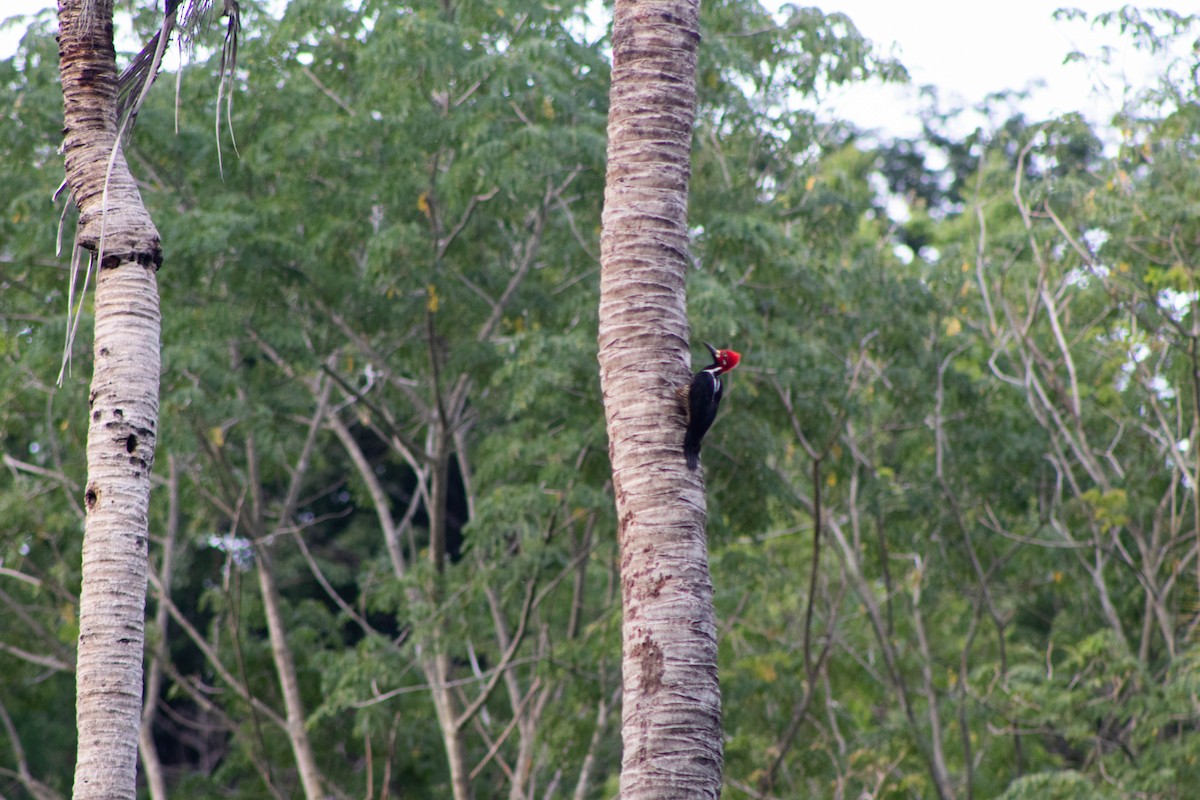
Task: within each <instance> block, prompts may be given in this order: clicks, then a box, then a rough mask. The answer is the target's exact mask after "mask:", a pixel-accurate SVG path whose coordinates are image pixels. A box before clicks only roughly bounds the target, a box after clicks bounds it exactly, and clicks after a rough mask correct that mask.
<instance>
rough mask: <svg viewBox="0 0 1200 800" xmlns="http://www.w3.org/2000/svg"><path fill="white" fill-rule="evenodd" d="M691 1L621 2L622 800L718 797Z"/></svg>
mask: <svg viewBox="0 0 1200 800" xmlns="http://www.w3.org/2000/svg"><path fill="white" fill-rule="evenodd" d="M698 13H699V8H698V5H697V3H696V2H695V0H665V1H655V2H647V1H645V0H618V2H617V6H616V17H615V19H614V24H613V71H612V89H611V98H610V108H609V119H608V175H607V183H606V188H605V195H604V220H603V222H604V232H603V234H602V237H601V253H600V260H601V279H600V337H599V346H600V381H601V388H602V391H603V394H604V408H605V416H606V419H607V422H608V436H609V456H610V458H611V460H612V469H613V486H614V489H615V494H616V502H617V517H618V520H619V523H618V524H619V528H618V537H619V540H620V547H621V585H622V600H623V608H624V624H623V636H624V653H623V664H622V669H623V684H624V699H623V719H622V738H623V741H624V755H623V760H622V765H621V796H622V797H623V798H641V797H645V798H649V797H654V798H664V797H687V798H707V797H717V795H718V794H719V793H720V790H721V767H722V751H721V697H720V689H719V687H718V685H717V666H716V657H717V641H716V626H715V622H714V615H713V605H712V580H711V578H710V576H709V571H708V551H707V546H706V541H705V519H706V510H705V496H704V486H703V484H702V482H701V479H700V477H699V476H700V473H698V472H692V471H690V470H688V469H687V467H686V466H685V462H684V458H683V449H682V442H683V419H682V415H681V413H680V409H679V405H678V400H677V399H676V396H675V387H676V386H680V385H683V384H684V383H686V381H687V380H688V359H687V354H688V323H687V309H686V297H685V286H684V276H685V271H686V269H687V253H688V228H687V192H688V179H689V176H690V172H691V164H690V156H691V134H692V123H693V121H694V118H695V104H696V89H695V85H696V51H697V47H698V45H699V39H700V35H699V23H698Z"/></svg>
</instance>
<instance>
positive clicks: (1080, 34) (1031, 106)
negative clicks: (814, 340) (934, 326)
mask: <svg viewBox="0 0 1200 800" xmlns="http://www.w3.org/2000/svg"><path fill="white" fill-rule="evenodd" d="M701 1H702V2H703V0H701ZM797 1H798V2H805V1H806V0H797ZM767 2H768V3H771V2H773V0H767ZM774 2H780V4H782V2H781V0H774ZM1123 2H1125V0H1061V1H1060V0H992V1H991V2H988V1H986V0H985V1H984V2H971V0H905V2H897V0H825V2H821V0H815V4H817V5H819V6H820V7H822V8H823V9H825V10H826V11H827V12H832V11H841V12H843V13H845V14H846V15H847V16H849V17H850V18H851V19H852V20H853V21H854V23H855V24H856V25H857V26H858V28H859V30H860V31H861V32H862V33H863V35H864V36H866V37H867V38H868V39H870V40H871V41H872V42H874V43H875V44H876V46H877V47H878V48H880V50H881V51H882V52H884V53H892V54H894V55H896V56H898V57H899V58H900V60H901V61H902V62H903V63H904V64H905V65H906V66H907V67H908V70H909V73H910V75H911V76H912V85H911V86H908V87H896V86H889V87H879V86H864V87H859V88H855V89H852V90H847V91H840V92H837V93H835V94H833V95H831V96H829V97H824V98H821V100H820V104H821V108H822V110H823V111H824V112H825V116H826V117H827V118H847V119H850V120H851V121H852V122H854V123H856V124H858V125H859V126H861V127H867V128H879V129H881V130H882V131H883V132H885V133H890V134H895V135H902V136H911V135H915V134H916V133H917V132H918V131H919V126H918V125H917V123H916V114H915V110H916V109H917V108H919V107H920V101H919V99H918V89H919V87H921V86H923V85H926V84H933V85H935V86H937V87H938V88H939V90H940V93H941V97H942V98H943V106H946V105H950V104H954V103H959V104H962V105H965V106H971V105H974V104H976V103H979V102H980V101H982V100H983V98H984V97H985V96H986V95H987V94H989V93H992V92H997V91H1000V90H1004V89H1024V88H1027V87H1029V86H1031V85H1032V84H1033V83H1034V82H1038V81H1040V82H1043V83H1044V84H1045V86H1044V88H1040V89H1035V90H1034V91H1033V96H1032V97H1031V98H1030V99H1029V100H1026V101H1023V102H1022V104H1021V108H1022V109H1023V110H1025V111H1026V115H1027V116H1029V117H1031V118H1040V117H1047V116H1050V115H1052V114H1058V113H1063V112H1067V111H1083V112H1084V113H1085V114H1086V115H1087V116H1088V118H1089V119H1091V120H1092V121H1093V122H1106V121H1107V120H1108V119H1109V118H1110V117H1111V115H1112V113H1113V112H1114V111H1115V110H1117V109H1119V108H1120V106H1121V102H1122V96H1121V92H1122V89H1123V86H1124V85H1125V82H1126V80H1125V79H1124V78H1122V77H1121V75H1122V74H1123V75H1124V76H1125V78H1128V79H1131V80H1132V81H1133V82H1134V83H1135V84H1136V83H1137V82H1139V81H1145V80H1146V79H1147V78H1146V76H1148V75H1150V74H1151V67H1150V63H1151V62H1150V60H1149V58H1147V57H1144V56H1142V55H1141V54H1138V53H1134V52H1133V51H1132V48H1131V47H1130V45H1129V44H1128V42H1127V41H1122V40H1121V39H1120V38H1119V37H1118V36H1117V35H1116V34H1115V33H1113V32H1111V31H1097V30H1094V29H1092V28H1091V26H1090V25H1088V24H1086V23H1083V22H1079V21H1075V22H1056V21H1055V20H1054V19H1053V13H1054V10H1055V9H1056V8H1058V7H1060V6H1070V7H1073V8H1079V9H1082V10H1084V11H1086V12H1088V14H1089V16H1091V15H1094V14H1096V13H1099V12H1102V11H1108V10H1112V9H1113V8H1115V7H1119V6H1120V5H1121V4H1122V3H1123ZM46 5H49V4H48V3H46V2H45V0H0V19H6V18H8V17H9V16H12V15H13V14H19V13H23V12H28V10H29V9H31V8H37V7H44V6H46ZM19 38H20V31H15V30H3V31H0V57H3V56H7V55H8V54H10V53H12V51H13V49H14V48H15V47H16V42H17V40H18V39H19ZM1104 45H1111V46H1113V47H1115V48H1116V58H1115V63H1114V66H1113V67H1112V68H1101V69H1099V70H1097V69H1096V68H1094V67H1093V68H1089V67H1088V66H1087V65H1084V64H1080V63H1074V64H1068V65H1064V64H1063V59H1064V58H1065V56H1066V55H1067V53H1069V52H1071V51H1072V50H1075V49H1079V50H1082V51H1084V52H1086V53H1098V52H1099V50H1100V48H1101V47H1102V46H1104ZM977 121H978V120H977V118H976V120H975V121H970V122H969V123H967V124H964V127H966V128H967V129H968V130H969V129H970V128H973V127H974V124H976V123H977ZM965 132H966V131H959V133H965Z"/></svg>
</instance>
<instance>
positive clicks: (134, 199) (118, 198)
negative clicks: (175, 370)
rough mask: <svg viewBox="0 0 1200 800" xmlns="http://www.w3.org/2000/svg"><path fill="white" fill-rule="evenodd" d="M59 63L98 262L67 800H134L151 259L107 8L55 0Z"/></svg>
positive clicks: (154, 342) (156, 260)
mask: <svg viewBox="0 0 1200 800" xmlns="http://www.w3.org/2000/svg"><path fill="white" fill-rule="evenodd" d="M85 5H86V6H87V9H86V13H85V10H84V7H85ZM59 59H60V74H61V78H62V87H63V105H64V132H65V133H64V135H65V140H64V143H63V151H64V154H65V163H66V173H67V184H68V185H69V186H70V188H71V193H72V197H73V198H74V200H75V203H76V205H77V206H79V212H80V213H79V233H78V238H77V244H78V246H80V247H83V248H86V249H88V250H90V251H91V252H92V253H93V254H94V255H96V256H97V257H98V259H97V263H98V266H99V269H98V275H97V278H96V300H95V341H94V353H95V364H94V367H93V370H94V371H93V374H92V386H91V394H90V397H89V404H90V425H89V429H88V444H87V463H88V481H87V489H86V491H85V495H84V500H85V505H86V508H87V521H86V525H85V529H84V540H83V585H82V590H81V593H80V600H79V653H78V659H77V664H78V668H77V671H76V687H77V699H76V720H77V726H78V733H79V749H78V753H77V761H76V768H75V788H74V797H76V798H91V797H96V798H133V797H135V796H136V776H137V746H138V730H139V724H140V720H141V712H142V703H141V697H142V651H143V645H144V631H143V627H144V616H145V604H146V570H147V561H146V558H147V515H148V512H149V503H150V470H151V468H152V466H153V464H154V450H155V443H156V438H157V430H158V374H159V306H158V287H157V284H156V281H155V270H156V269H157V268H158V266H159V264H160V263H161V262H162V251H161V249H160V246H159V239H158V231H157V230H155V228H154V224H153V222H152V221H151V220H150V216H149V214H148V213H147V212H146V209H145V207H144V206H143V205H142V200H141V197H140V195H139V194H138V191H137V187H136V185H135V184H134V182H133V177H132V175H130V173H129V168H128V166H127V165H126V163H125V159H124V157H123V155H122V154H121V150H120V145H119V142H118V141H117V119H116V99H117V89H116V77H117V71H116V57H115V52H114V49H113V40H112V2H111V0H90V1H89V2H87V3H86V4H85V2H83V0H62V2H61V3H60V5H59ZM110 165H111V169H110ZM102 240H103V245H101V241H102ZM101 248H102V249H103V252H101Z"/></svg>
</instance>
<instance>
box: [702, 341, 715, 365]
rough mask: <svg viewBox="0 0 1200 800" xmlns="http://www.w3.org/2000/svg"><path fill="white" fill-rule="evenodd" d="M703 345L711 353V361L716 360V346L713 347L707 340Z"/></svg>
mask: <svg viewBox="0 0 1200 800" xmlns="http://www.w3.org/2000/svg"><path fill="white" fill-rule="evenodd" d="M704 346H705V347H707V348H708V352H710V353H712V357H713V361H716V360H717V348H715V347H713V346H712V345H711V344H709V343H708V342H705V343H704Z"/></svg>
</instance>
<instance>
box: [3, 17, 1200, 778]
mask: <svg viewBox="0 0 1200 800" xmlns="http://www.w3.org/2000/svg"><path fill="white" fill-rule="evenodd" d="M278 11H279V14H278V15H277V16H276V15H273V14H272V13H271V12H270V11H269V10H268V9H267V8H264V7H260V6H257V5H247V6H246V7H245V8H243V9H242V20H241V24H242V33H241V41H240V43H239V52H238V60H237V68H236V70H235V71H234V72H233V74H232V75H231V76H230V79H231V82H230V83H229V84H227V85H226V86H225V89H224V92H223V93H222V94H221V95H220V96H219V95H218V91H217V81H216V77H215V76H216V75H217V74H218V72H219V71H220V58H221V38H220V37H221V36H222V35H223V31H220V30H217V29H215V28H214V29H213V30H212V31H211V32H209V33H208V34H205V35H201V36H199V38H198V39H197V41H196V42H195V49H194V51H193V52H192V54H191V57H190V58H189V59H185V60H184V66H183V67H182V72H181V74H180V76H179V77H180V80H179V81H178V83H176V82H175V81H174V80H170V79H169V78H173V77H175V76H174V75H168V76H164V78H168V79H165V80H161V81H160V82H159V84H158V85H157V86H156V88H155V89H154V90H153V91H152V92H151V94H150V96H149V98H148V100H147V103H146V105H145V106H144V107H143V109H142V110H141V112H140V116H139V121H138V125H137V127H136V129H135V130H134V131H133V133H132V136H131V139H130V141H129V142H128V144H127V148H126V154H127V158H128V160H129V163H130V168H131V171H132V172H133V174H134V175H135V176H136V177H137V178H138V180H139V181H140V186H139V188H140V190H141V193H142V195H143V198H144V200H145V203H146V205H147V207H148V208H149V209H150V212H151V215H152V217H153V218H154V221H155V224H156V226H157V227H158V229H159V232H160V234H161V237H162V246H163V250H164V254H165V261H164V264H165V266H164V268H163V269H162V270H161V272H160V273H159V275H158V280H159V287H160V291H161V296H162V305H163V321H162V340H163V350H162V365H163V366H162V388H161V395H162V396H161V411H160V432H159V439H158V456H157V469H156V470H155V488H154V495H153V496H152V501H151V573H152V575H151V579H150V583H151V588H150V604H149V607H148V609H147V615H148V616H147V686H148V687H150V688H149V689H148V694H147V706H148V708H147V713H146V715H145V716H144V719H145V720H147V721H148V724H149V725H150V726H151V727H150V731H151V732H152V734H153V735H152V742H153V751H154V752H153V753H151V754H150V757H152V758H154V759H156V760H157V762H158V763H160V764H161V766H162V768H163V771H164V774H165V776H166V779H167V783H168V785H169V787H170V789H171V791H172V792H173V793H176V794H179V795H180V796H188V797H196V798H207V797H213V798H216V797H255V798H257V797H263V796H266V795H268V794H269V795H271V796H274V797H291V796H299V795H300V792H301V788H300V787H301V781H300V775H299V769H300V768H299V766H298V763H299V759H300V756H299V755H298V750H297V748H298V745H297V741H296V738H295V736H294V731H293V733H292V734H289V730H288V726H287V724H286V722H287V719H286V718H287V713H288V711H287V708H286V705H287V703H286V698H285V697H284V690H283V689H282V688H281V679H280V678H281V670H283V669H284V668H283V667H281V663H283V662H281V661H280V657H279V655H280V654H279V652H278V651H279V648H280V647H283V648H285V649H286V651H287V654H288V656H289V658H290V660H291V662H292V664H293V668H294V673H295V679H296V681H297V686H298V690H299V698H300V701H301V704H302V710H303V721H304V728H305V730H306V733H307V737H308V739H309V740H310V745H309V746H310V748H311V752H312V755H313V758H314V760H315V764H316V767H317V769H318V770H319V773H320V776H321V779H322V781H323V782H324V785H325V788H326V790H327V791H328V792H329V793H331V794H333V795H336V796H338V797H349V796H367V797H385V796H398V795H411V796H429V797H441V796H445V797H449V796H453V795H452V792H453V791H455V787H456V786H457V787H458V788H459V789H461V788H462V787H466V790H467V791H469V792H470V793H473V794H474V795H475V796H478V797H497V796H503V795H508V796H510V797H534V796H538V797H542V796H546V797H561V796H573V797H576V798H599V797H611V796H613V794H614V793H615V792H616V789H617V776H618V772H619V769H620V752H619V750H620V737H619V724H617V720H618V719H619V714H620V693H619V687H620V674H619V673H620V641H619V640H620V619H619V615H620V598H619V597H618V596H617V592H618V591H619V587H620V584H619V581H618V579H617V569H618V564H617V549H616V541H615V531H616V528H617V520H616V519H615V516H614V510H613V509H614V500H613V496H612V487H611V481H610V479H611V471H610V469H609V463H608V459H607V442H606V437H605V428H604V414H603V410H602V407H601V399H600V386H599V379H598V377H597V362H596V340H597V322H596V311H595V309H596V305H597V297H598V292H599V266H598V264H599V226H600V212H601V200H602V195H603V180H604V168H605V164H604V158H605V149H604V148H605V141H604V125H605V118H606V114H607V103H608V93H607V92H608V72H609V46H610V44H611V43H610V41H609V38H608V32H607V28H606V24H607V20H606V18H603V17H597V16H589V15H593V14H599V13H601V10H600V9H599V8H598V7H596V6H595V5H594V4H588V5H583V4H578V5H573V4H565V5H564V4H558V5H553V4H545V3H535V2H526V1H525V0H515V2H513V3H506V4H503V5H496V4H490V3H472V2H464V3H458V4H452V3H400V4H396V3H381V2H373V0H367V2H363V3H360V4H345V3H341V2H335V1H334V0H294V1H293V2H291V3H288V4H286V5H281V6H279V7H278ZM1102 21H1104V22H1107V23H1108V24H1114V25H1122V26H1125V27H1126V28H1127V29H1128V30H1129V31H1130V33H1131V35H1136V38H1137V41H1139V42H1141V43H1142V44H1144V45H1147V46H1151V45H1154V44H1155V43H1161V42H1162V41H1164V40H1165V38H1167V37H1174V36H1180V35H1183V34H1184V33H1185V32H1186V31H1188V30H1191V28H1189V27H1188V26H1189V25H1191V23H1192V21H1191V20H1190V19H1188V18H1183V17H1179V16H1175V15H1170V14H1161V15H1157V16H1156V15H1150V14H1147V15H1145V16H1133V15H1132V13H1131V12H1129V11H1127V12H1125V13H1124V15H1123V16H1109V17H1105V18H1104V19H1103V20H1102ZM134 24H135V25H137V26H148V25H150V24H151V21H150V20H149V18H148V17H143V16H137V15H135V16H134ZM701 32H702V45H701V49H700V56H699V58H700V61H699V67H698V80H697V90H698V94H699V98H698V106H697V117H696V123H695V128H694V140H693V164H692V176H691V198H690V212H689V213H690V223H689V224H690V227H691V243H690V244H691V251H692V252H691V258H692V262H693V264H692V267H693V268H692V269H690V270H689V272H688V277H687V282H688V299H689V304H688V310H689V316H690V321H691V329H692V335H693V344H694V345H695V346H696V347H695V348H694V351H696V352H698V351H699V346H700V341H701V340H708V341H711V342H713V343H714V344H717V345H718V346H730V347H735V348H736V349H737V350H739V351H740V352H741V353H742V354H743V361H742V365H741V366H740V367H739V369H738V370H737V372H736V373H734V374H733V375H732V376H731V377H730V378H729V381H730V383H729V386H728V392H727V396H726V399H725V401H724V405H723V409H724V410H723V413H722V418H721V419H720V420H719V421H718V423H717V425H716V426H715V427H714V429H713V431H712V432H711V433H710V434H709V435H708V438H706V440H705V468H706V477H707V482H708V515H709V517H708V518H709V544H710V550H711V552H710V557H711V561H712V572H713V576H712V577H713V586H714V591H715V596H714V597H715V604H716V611H717V635H718V645H719V669H720V684H721V689H722V695H723V706H724V710H725V711H724V713H725V737H726V738H725V759H726V765H725V787H724V790H725V794H726V796H728V797H733V798H740V797H746V798H757V797H794V796H813V797H830V798H833V797H851V796H853V797H862V796H866V797H881V798H882V797H888V798H901V797H941V798H985V797H989V798H1009V799H1011V800H1015V799H1016V798H1026V797H1028V798H1034V797H1037V798H1064V799H1065V798H1085V797H1086V798H1093V797H1111V798H1124V797H1143V798H1181V797H1185V796H1188V792H1189V787H1191V786H1193V785H1196V783H1197V782H1198V781H1200V766H1198V764H1197V759H1196V753H1197V745H1196V741H1197V740H1196V738H1195V737H1196V729H1197V726H1198V725H1200V705H1198V703H1197V699H1196V698H1197V694H1198V691H1200V658H1198V656H1200V645H1198V642H1197V635H1198V634H1197V631H1196V627H1197V622H1198V621H1200V616H1198V615H1197V598H1198V597H1200V557H1198V548H1200V505H1198V504H1197V497H1196V483H1197V480H1198V479H1200V321H1198V319H1197V318H1198V315H1200V307H1198V304H1200V300H1198V297H1200V287H1197V285H1196V281H1197V278H1196V275H1197V266H1196V265H1197V263H1200V223H1198V222H1197V220H1198V219H1200V215H1197V214H1196V213H1195V208H1194V206H1195V204H1196V199H1195V198H1197V197H1200V167H1198V166H1197V165H1198V164H1200V159H1198V156H1200V142H1198V141H1197V139H1196V136H1195V131H1196V129H1197V123H1198V120H1200V97H1198V96H1197V89H1196V86H1195V83H1194V82H1187V81H1183V80H1181V79H1179V77H1178V75H1177V74H1176V71H1177V70H1178V65H1174V66H1173V67H1172V70H1173V71H1172V72H1170V73H1168V75H1167V76H1166V78H1167V80H1165V81H1164V83H1163V85H1162V86H1159V87H1151V89H1152V91H1147V92H1146V93H1145V94H1144V95H1143V96H1142V97H1140V98H1138V100H1139V101H1138V102H1137V103H1131V105H1130V107H1129V109H1128V111H1127V113H1124V114H1122V115H1121V116H1120V117H1119V118H1117V119H1115V120H1114V121H1113V124H1112V126H1111V127H1098V126H1093V125H1091V124H1090V123H1089V122H1087V121H1086V120H1085V119H1083V118H1082V117H1080V116H1065V117H1062V118H1058V119H1049V120H1038V119H1029V118H1026V117H1024V116H1019V115H1017V116H1012V117H1011V118H1007V119H1005V120H1003V122H1002V123H1001V124H999V125H997V126H995V128H994V129H984V128H980V129H979V130H977V131H975V132H973V133H971V134H970V135H968V136H965V137H964V136H956V135H954V134H953V133H951V132H950V130H951V128H950V126H948V125H947V124H946V122H947V120H946V118H945V117H944V116H940V115H939V114H938V113H931V114H930V115H929V118H928V119H927V120H926V124H925V132H924V134H923V136H921V137H919V138H917V139H914V140H911V141H880V139H879V137H878V136H872V135H868V134H866V133H865V132H862V131H858V130H855V129H854V128H853V126H850V125H848V124H846V123H844V122H841V121H838V120H829V119H825V118H823V117H822V116H821V115H820V114H818V113H816V112H814V111H812V110H806V109H809V108H811V104H808V103H802V102H799V101H800V100H801V99H803V98H805V97H812V96H814V95H815V94H819V93H820V92H822V91H825V90H827V89H828V88H829V87H831V86H834V85H837V84H841V83H846V82H853V81H858V80H863V79H866V78H868V77H882V78H885V79H889V80H900V79H903V77H904V72H903V67H902V66H901V65H900V64H898V63H896V62H895V61H893V60H891V59H889V58H886V57H883V56H881V55H880V54H878V53H877V52H876V51H875V50H874V49H873V48H872V46H871V44H870V42H868V41H866V40H864V39H863V37H862V36H861V35H860V34H859V33H858V31H857V29H856V28H855V27H854V25H853V23H852V22H851V21H850V20H849V19H847V18H845V17H844V16H842V15H839V14H825V13H822V12H819V11H817V10H815V9H808V8H799V7H792V6H787V7H785V8H784V9H783V10H782V11H781V12H779V13H771V12H769V11H768V10H767V9H766V8H765V7H764V6H762V5H759V4H758V3H755V2H743V1H742V0H728V1H727V2H713V3H703V4H702V17H701ZM206 36H207V37H208V38H205V37H206ZM170 63H171V60H170V59H169V60H168V64H170ZM59 92H60V90H59V87H58V85H57V51H56V46H55V42H54V39H53V30H52V28H51V27H50V22H49V21H48V20H46V19H39V20H36V21H35V22H34V24H33V25H32V27H31V28H30V30H29V32H28V34H27V35H26V36H25V38H24V40H23V41H22V44H21V46H20V49H19V51H18V52H17V53H16V54H15V55H14V56H13V57H12V58H9V59H6V60H4V61H0V108H2V109H3V111H4V115H3V123H0V125H2V129H3V132H4V135H3V136H0V155H2V160H3V163H4V164H5V169H4V171H3V174H0V185H2V186H3V187H4V191H3V193H2V197H3V199H2V201H0V202H2V203H3V213H2V214H0V242H2V243H3V244H0V264H2V266H0V334H2V335H0V374H2V378H0V441H2V449H3V458H4V466H5V474H6V476H7V479H6V480H5V481H3V482H0V519H3V520H4V522H3V523H2V524H0V559H2V562H0V604H2V605H3V608H4V609H5V611H6V613H5V614H4V615H3V617H2V619H0V660H2V662H3V664H4V665H5V667H6V668H5V670H4V676H3V678H0V724H2V728H0V781H3V783H0V786H3V788H2V789H0V793H2V794H4V795H5V796H14V797H20V796H29V797H36V798H50V797H62V796H65V795H66V794H67V793H68V792H69V791H70V778H69V775H70V764H71V763H72V753H73V751H74V746H75V731H74V719H73V716H72V714H71V711H70V709H71V708H72V706H73V701H72V697H73V691H74V688H73V687H74V680H73V675H72V672H73V669H74V642H75V640H76V638H77V635H78V615H77V612H78V592H79V562H80V540H81V532H82V502H83V489H82V487H83V483H84V478H83V475H84V463H83V459H82V457H81V454H82V452H83V448H84V440H85V438H86V423H87V420H86V413H85V411H84V409H85V408H86V402H87V397H86V394H87V390H86V388H85V385H84V379H83V377H82V376H83V375H85V374H86V373H87V371H88V370H87V367H88V366H89V361H90V356H89V355H88V354H87V353H84V352H82V350H81V349H79V348H77V349H76V352H75V353H74V366H73V370H72V372H71V373H70V374H69V375H68V377H67V379H66V380H65V381H64V383H63V385H62V386H61V388H60V387H58V386H56V385H55V376H56V375H57V373H58V368H59V363H60V359H61V355H62V347H63V340H64V337H65V333H66V329H67V325H68V318H69V314H68V308H67V286H68V273H67V267H68V263H69V262H68V260H67V259H66V258H65V257H64V258H56V257H55V255H54V241H55V239H56V236H57V235H58V233H57V229H58V225H59V216H60V214H62V213H63V209H62V207H61V206H54V207H52V206H51V205H50V203H49V202H48V198H50V197H51V196H52V195H53V194H54V193H55V190H56V188H57V187H58V185H59V183H61V181H62V166H61V165H62V161H61V158H60V157H59V156H58V155H57V153H56V149H57V147H58V145H59V142H60V138H61V128H62V119H61V108H62V103H61V96H60V94H59ZM227 100H228V101H230V103H231V104H230V105H228V106H227V105H226V102H227ZM218 102H219V103H220V110H219V112H218ZM176 126H178V127H177V129H176ZM218 148H219V151H220V155H219V156H218ZM897 201H900V202H902V203H903V204H904V205H905V207H906V208H907V213H906V215H905V216H904V217H903V218H901V219H895V218H893V217H892V216H891V215H890V210H891V209H894V207H895V205H896V203H897ZM60 202H61V200H60ZM67 213H68V221H69V219H70V217H69V214H70V212H69V211H68V212H67ZM90 302H91V299H90V297H88V298H85V299H84V300H83V303H84V305H83V314H82V317H81V320H82V323H81V324H82V326H83V330H82V332H81V334H80V337H79V340H80V341H85V340H86V339H87V338H88V336H89V335H90V330H87V328H88V326H89V325H90V306H89V304H90ZM272 615H275V616H274V617H273V616H272ZM273 618H274V619H277V620H278V622H279V623H280V625H281V628H280V629H278V630H273V629H272V627H271V626H272V625H273V624H275V623H273V622H272V621H271V620H272V619H273ZM146 757H147V754H146V753H145V752H143V759H145V758H146Z"/></svg>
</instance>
